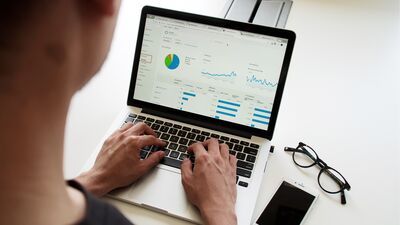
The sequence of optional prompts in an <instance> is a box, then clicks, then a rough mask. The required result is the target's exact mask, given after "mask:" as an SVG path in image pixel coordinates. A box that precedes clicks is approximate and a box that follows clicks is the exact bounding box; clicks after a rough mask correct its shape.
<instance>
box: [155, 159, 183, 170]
mask: <svg viewBox="0 0 400 225" xmlns="http://www.w3.org/2000/svg"><path fill="white" fill-rule="evenodd" d="M160 163H161V164H164V165H167V166H172V167H175V168H178V169H180V168H181V163H182V161H179V160H176V159H171V158H168V157H164V158H163V159H162V160H161V161H160Z"/></svg>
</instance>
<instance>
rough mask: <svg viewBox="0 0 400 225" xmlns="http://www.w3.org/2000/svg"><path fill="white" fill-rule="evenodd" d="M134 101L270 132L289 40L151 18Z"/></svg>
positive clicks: (162, 18) (148, 23)
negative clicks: (275, 99) (270, 123)
mask: <svg viewBox="0 0 400 225" xmlns="http://www.w3.org/2000/svg"><path fill="white" fill-rule="evenodd" d="M143 35H144V36H143V42H142V46H141V52H140V61H139V66H138V72H137V79H136V84H135V89H134V90H135V91H134V96H133V98H134V99H136V100H141V101H144V102H149V103H153V104H157V105H161V106H165V107H169V108H173V109H177V110H182V111H186V112H191V113H195V114H199V115H203V116H207V117H212V118H215V119H219V120H224V121H228V122H233V123H236V124H241V125H245V126H249V127H255V128H258V129H262V130H268V125H269V120H270V117H271V112H272V106H273V103H274V98H275V93H276V90H277V86H278V81H279V76H280V73H281V70H282V64H283V60H284V56H285V51H286V47H287V43H288V40H287V39H284V38H278V37H273V36H267V35H261V34H255V33H248V32H243V31H239V30H234V29H227V28H222V27H216V26H210V25H205V24H201V23H194V22H188V21H184V20H177V19H172V18H167V17H161V16H156V15H151V14H149V15H147V18H146V22H145V28H144V34H143Z"/></svg>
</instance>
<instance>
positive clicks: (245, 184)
mask: <svg viewBox="0 0 400 225" xmlns="http://www.w3.org/2000/svg"><path fill="white" fill-rule="evenodd" d="M239 186H242V187H247V186H249V184H248V183H246V182H244V181H239Z"/></svg>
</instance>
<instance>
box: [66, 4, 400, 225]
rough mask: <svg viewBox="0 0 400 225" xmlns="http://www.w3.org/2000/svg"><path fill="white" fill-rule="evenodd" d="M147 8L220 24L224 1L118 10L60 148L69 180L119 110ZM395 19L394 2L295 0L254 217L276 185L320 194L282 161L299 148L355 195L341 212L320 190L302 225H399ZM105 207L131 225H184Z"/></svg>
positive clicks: (306, 174) (305, 174)
mask: <svg viewBox="0 0 400 225" xmlns="http://www.w3.org/2000/svg"><path fill="white" fill-rule="evenodd" d="M145 3H147V4H152V5H158V6H163V7H169V8H173V9H179V10H185V11H189V12H197V13H201V14H207V15H212V16H218V15H219V12H220V10H221V9H222V8H223V7H224V3H225V1H224V0H207V1H195V0H170V1H161V0H159V1H156V0H154V1H144V0H141V1H138V0H135V1H124V2H123V6H122V9H121V14H120V20H119V23H118V26H117V30H116V34H115V39H114V42H113V45H112V50H111V53H110V55H109V58H108V60H107V62H106V64H105V66H104V68H103V69H102V71H101V72H100V73H99V74H98V76H96V77H95V78H94V79H93V80H92V81H91V82H90V83H89V84H88V85H87V86H86V87H85V88H84V89H83V90H82V91H81V92H79V93H78V94H77V95H76V96H75V98H74V99H73V101H72V104H71V108H70V114H69V117H68V124H67V132H66V142H65V147H66V154H65V156H66V157H65V168H66V170H65V171H66V176H67V177H68V178H71V177H74V176H75V175H77V173H78V172H79V170H80V168H81V167H82V166H83V164H84V162H85V161H86V160H87V159H88V157H89V155H90V154H91V151H92V150H93V148H94V147H95V146H96V145H97V144H98V142H99V140H100V139H101V137H102V136H103V134H104V133H105V132H106V130H107V128H108V126H109V125H110V124H111V122H112V121H113V119H114V117H115V116H116V115H117V113H118V112H119V110H120V109H121V106H123V105H124V104H125V102H126V98H127V91H128V84H129V80H130V73H131V65H132V60H133V55H134V47H135V43H136V35H137V28H138V22H139V14H140V9H141V7H142V6H143V5H144V4H145ZM399 18H400V17H399V3H398V2H397V1H395V0H386V1H380V0H375V1H374V0H368V1H366V0H356V1H348V0H335V1H319V0H295V2H294V4H293V8H292V11H291V14H290V16H289V20H288V24H287V28H288V29H292V30H294V31H295V32H296V33H297V41H296V45H295V51H294V54H293V58H292V63H291V68H290V71H289V74H288V80H287V84H286V87H285V92H284V97H283V99H282V104H281V109H280V113H279V118H278V121H277V127H276V131H275V135H274V139H273V144H274V145H275V146H276V150H275V153H274V154H273V155H272V156H271V158H270V161H269V164H268V173H267V174H266V176H265V177H264V182H263V185H262V188H261V190H262V193H261V194H260V197H259V201H258V203H257V208H256V211H257V212H260V211H261V210H262V209H263V207H264V205H265V204H266V201H267V198H268V195H270V194H271V193H272V191H273V189H274V188H276V187H277V185H278V183H279V181H280V179H281V178H282V177H287V178H291V179H297V180H299V181H303V182H304V183H305V184H307V185H309V186H313V187H315V188H317V189H318V184H317V181H316V176H317V173H318V170H317V169H316V168H313V169H307V170H301V169H298V168H297V167H296V166H295V165H294V164H293V162H292V159H291V156H290V155H289V154H286V153H284V152H283V147H284V146H286V145H291V146H295V145H296V144H297V143H298V141H304V142H305V143H308V144H310V145H311V146H313V147H314V148H315V149H316V150H317V152H318V153H319V155H320V157H321V158H323V159H324V160H325V161H326V162H327V163H328V164H330V165H331V166H332V167H334V168H337V169H338V170H339V171H340V172H342V173H343V175H344V176H345V177H346V178H347V179H348V181H349V182H350V184H351V186H352V190H351V191H350V192H347V193H346V197H347V201H348V203H347V205H345V206H342V205H341V204H340V201H339V196H329V195H326V194H325V193H324V192H323V191H320V199H319V200H318V202H317V204H316V206H315V208H314V209H313V211H312V213H311V214H310V217H309V218H308V220H307V223H306V224H309V225H312V224H315V225H317V224H318V225H319V224H324V225H328V224H334V225H337V224H363V225H368V224H371V225H376V224H400V216H399V215H400V196H399V194H398V190H400V175H399V171H400V163H399V162H400V153H399V151H400V116H399V115H400V107H399V106H400V92H399V91H398V90H396V88H397V87H398V86H399V84H400V80H399V78H398V77H399V76H400V70H399V65H398V64H399V63H400V57H399V54H398V53H399V52H400V49H399V48H398V46H399V40H400V35H399V30H400V26H399V24H400V21H399ZM396 48H397V49H396ZM397 89H398V88H397ZM112 202H113V203H115V205H116V206H117V207H118V208H120V209H121V210H122V211H123V212H124V214H125V215H126V216H127V217H129V218H131V219H132V220H133V221H135V222H136V224H186V222H183V221H180V220H177V219H174V218H171V217H168V216H165V215H160V214H157V213H154V212H151V211H148V210H145V209H142V208H138V207H135V206H132V205H128V204H125V203H120V202H117V201H112Z"/></svg>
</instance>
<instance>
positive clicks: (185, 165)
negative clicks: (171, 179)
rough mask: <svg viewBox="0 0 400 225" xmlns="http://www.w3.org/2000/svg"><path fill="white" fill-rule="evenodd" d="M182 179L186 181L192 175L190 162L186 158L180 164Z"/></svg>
mask: <svg viewBox="0 0 400 225" xmlns="http://www.w3.org/2000/svg"><path fill="white" fill-rule="evenodd" d="M181 175H182V181H184V182H187V181H189V179H190V178H191V177H192V175H193V170H192V162H191V161H190V160H189V159H188V158H186V159H184V160H183V161H182V164H181Z"/></svg>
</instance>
